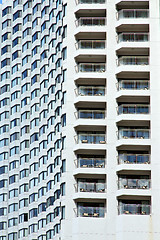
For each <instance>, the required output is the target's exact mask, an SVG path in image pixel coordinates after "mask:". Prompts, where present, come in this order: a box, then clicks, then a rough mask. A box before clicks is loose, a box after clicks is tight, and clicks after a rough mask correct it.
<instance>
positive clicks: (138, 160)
mask: <svg viewBox="0 0 160 240" xmlns="http://www.w3.org/2000/svg"><path fill="white" fill-rule="evenodd" d="M149 163H150V154H129V153H128V154H127V153H124V154H119V155H118V164H149Z"/></svg>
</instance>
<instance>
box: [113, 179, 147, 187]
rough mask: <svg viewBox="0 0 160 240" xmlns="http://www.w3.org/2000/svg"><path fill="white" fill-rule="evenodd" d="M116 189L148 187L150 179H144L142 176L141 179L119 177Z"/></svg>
mask: <svg viewBox="0 0 160 240" xmlns="http://www.w3.org/2000/svg"><path fill="white" fill-rule="evenodd" d="M128 177H129V176H128ZM118 189H150V179H146V178H144V176H143V179H136V178H123V177H120V178H119V179H118Z"/></svg>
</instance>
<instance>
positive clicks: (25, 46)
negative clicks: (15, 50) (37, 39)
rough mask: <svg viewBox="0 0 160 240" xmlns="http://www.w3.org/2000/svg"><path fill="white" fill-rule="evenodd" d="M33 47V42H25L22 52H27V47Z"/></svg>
mask: <svg viewBox="0 0 160 240" xmlns="http://www.w3.org/2000/svg"><path fill="white" fill-rule="evenodd" d="M30 48H31V42H30V41H27V42H26V43H25V44H23V45H22V52H25V51H26V50H27V49H30Z"/></svg>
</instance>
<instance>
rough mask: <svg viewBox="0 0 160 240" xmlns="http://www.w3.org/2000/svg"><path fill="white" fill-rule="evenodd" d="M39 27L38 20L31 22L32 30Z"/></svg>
mask: <svg viewBox="0 0 160 240" xmlns="http://www.w3.org/2000/svg"><path fill="white" fill-rule="evenodd" d="M38 25H40V18H36V19H35V20H34V21H33V22H32V29H34V28H35V27H36V26H38Z"/></svg>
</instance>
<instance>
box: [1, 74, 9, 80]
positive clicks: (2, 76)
mask: <svg viewBox="0 0 160 240" xmlns="http://www.w3.org/2000/svg"><path fill="white" fill-rule="evenodd" d="M9 78H10V72H4V73H3V74H1V81H4V80H6V79H9Z"/></svg>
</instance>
